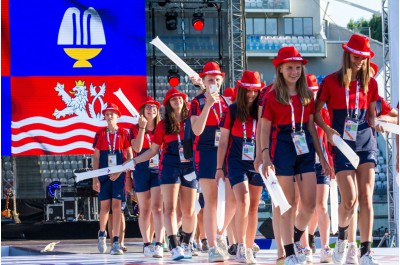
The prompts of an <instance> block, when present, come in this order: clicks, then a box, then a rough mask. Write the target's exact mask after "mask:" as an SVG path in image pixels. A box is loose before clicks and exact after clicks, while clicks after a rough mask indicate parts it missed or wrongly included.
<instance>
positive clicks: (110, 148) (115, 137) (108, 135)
mask: <svg viewBox="0 0 400 265" xmlns="http://www.w3.org/2000/svg"><path fill="white" fill-rule="evenodd" d="M117 135H118V129H116V130H115V134H114V143H113V146H112V147H111V144H110V131H109V130H108V129H107V144H108V151H109V152H110V153H112V154H115V143H116V141H117Z"/></svg>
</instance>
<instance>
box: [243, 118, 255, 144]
mask: <svg viewBox="0 0 400 265" xmlns="http://www.w3.org/2000/svg"><path fill="white" fill-rule="evenodd" d="M242 128H243V139H244V142H246V140H247V133H246V123H245V122H242ZM255 134H256V120H255V119H253V131H252V133H251V141H252V142H254V139H255Z"/></svg>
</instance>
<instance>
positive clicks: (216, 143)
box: [214, 129, 221, 147]
mask: <svg viewBox="0 0 400 265" xmlns="http://www.w3.org/2000/svg"><path fill="white" fill-rule="evenodd" d="M219 139H221V130H220V129H217V130H216V131H215V138H214V146H216V147H218V145H219Z"/></svg>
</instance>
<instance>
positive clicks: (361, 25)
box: [347, 15, 382, 42]
mask: <svg viewBox="0 0 400 265" xmlns="http://www.w3.org/2000/svg"><path fill="white" fill-rule="evenodd" d="M368 27H369V28H370V29H371V38H373V39H374V40H377V41H380V42H382V18H381V16H378V15H373V16H372V18H371V19H370V20H369V21H367V20H365V19H364V18H360V19H358V20H353V19H350V21H349V22H348V23H347V28H348V29H350V30H354V31H355V32H359V33H361V34H364V35H368V32H366V30H365V28H368Z"/></svg>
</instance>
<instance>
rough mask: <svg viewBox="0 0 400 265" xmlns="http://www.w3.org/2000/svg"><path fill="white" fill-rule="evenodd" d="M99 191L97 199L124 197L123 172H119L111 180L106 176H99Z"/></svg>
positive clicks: (120, 198) (119, 198)
mask: <svg viewBox="0 0 400 265" xmlns="http://www.w3.org/2000/svg"><path fill="white" fill-rule="evenodd" d="M99 182H100V192H99V201H105V200H111V199H117V200H123V199H124V198H125V172H124V173H121V175H120V176H119V177H118V179H117V180H115V181H111V180H110V178H109V177H108V176H107V177H105V176H101V177H99Z"/></svg>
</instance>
